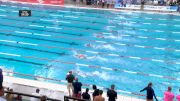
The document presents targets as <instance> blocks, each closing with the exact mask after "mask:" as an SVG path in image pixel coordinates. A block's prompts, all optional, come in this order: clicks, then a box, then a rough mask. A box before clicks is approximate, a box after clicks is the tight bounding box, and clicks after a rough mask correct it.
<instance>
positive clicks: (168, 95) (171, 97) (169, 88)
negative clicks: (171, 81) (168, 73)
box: [164, 87, 174, 101]
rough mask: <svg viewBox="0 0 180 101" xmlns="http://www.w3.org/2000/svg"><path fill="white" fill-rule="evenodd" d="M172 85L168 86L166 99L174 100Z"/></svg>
mask: <svg viewBox="0 0 180 101" xmlns="http://www.w3.org/2000/svg"><path fill="white" fill-rule="evenodd" d="M171 89H172V88H171V87H168V90H167V91H166V92H164V101H173V99H174V94H173V93H171Z"/></svg>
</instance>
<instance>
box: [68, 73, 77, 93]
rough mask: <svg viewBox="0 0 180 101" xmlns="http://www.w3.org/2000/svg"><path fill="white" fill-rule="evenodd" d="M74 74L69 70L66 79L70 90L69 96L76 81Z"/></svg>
mask: <svg viewBox="0 0 180 101" xmlns="http://www.w3.org/2000/svg"><path fill="white" fill-rule="evenodd" d="M74 78H75V77H74V75H73V74H72V71H69V73H68V75H67V76H66V80H67V82H68V84H67V89H68V92H69V96H71V91H72V92H73V85H72V83H73V81H74Z"/></svg>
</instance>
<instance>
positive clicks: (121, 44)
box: [115, 43, 126, 46]
mask: <svg viewBox="0 0 180 101" xmlns="http://www.w3.org/2000/svg"><path fill="white" fill-rule="evenodd" d="M115 44H116V45H120V46H126V44H123V43H115Z"/></svg>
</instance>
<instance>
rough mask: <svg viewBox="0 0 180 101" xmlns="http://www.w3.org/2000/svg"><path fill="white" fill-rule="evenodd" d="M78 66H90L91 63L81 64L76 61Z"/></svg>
mask: <svg viewBox="0 0 180 101" xmlns="http://www.w3.org/2000/svg"><path fill="white" fill-rule="evenodd" d="M76 65H77V66H85V67H89V65H86V64H80V63H76Z"/></svg>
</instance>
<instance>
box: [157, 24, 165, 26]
mask: <svg viewBox="0 0 180 101" xmlns="http://www.w3.org/2000/svg"><path fill="white" fill-rule="evenodd" d="M158 25H160V26H166V25H167V24H158Z"/></svg>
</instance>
